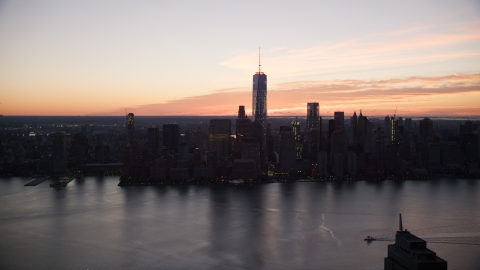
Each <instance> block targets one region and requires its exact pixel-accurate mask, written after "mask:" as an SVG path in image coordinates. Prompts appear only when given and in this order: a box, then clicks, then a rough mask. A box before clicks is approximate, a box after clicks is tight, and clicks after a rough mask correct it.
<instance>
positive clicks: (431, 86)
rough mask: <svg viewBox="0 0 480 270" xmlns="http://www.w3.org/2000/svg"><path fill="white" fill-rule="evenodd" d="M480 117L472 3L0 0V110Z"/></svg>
mask: <svg viewBox="0 0 480 270" xmlns="http://www.w3.org/2000/svg"><path fill="white" fill-rule="evenodd" d="M259 47H260V48H261V49H260V51H261V70H262V72H265V74H267V78H268V86H267V89H268V94H267V104H268V105H267V107H268V114H269V115H270V116H281V115H289V116H293V115H296V116H304V115H306V103H308V102H319V104H320V114H321V115H325V116H329V115H333V112H335V111H344V112H345V114H346V115H351V114H353V112H354V111H356V112H357V114H358V112H359V111H360V110H362V111H363V114H364V115H371V116H385V115H392V114H394V113H395V108H397V109H396V110H397V115H400V116H460V115H462V116H471V115H476V116H479V115H480V1H478V0H456V1H449V0H442V1H438V0H435V1H430V0H425V1H410V0H405V1H354V0H351V1H342V0H340V1H280V0H277V1H262V0H257V1H249V0H245V1H213V0H204V1H188V0H185V1H180V0H179V1H123V0H116V1H107V0H105V1H103V0H95V1H89V0H82V1H69V0H61V1H55V0H51V1H48V0H45V1H43V0H40V1H33V0H30V1H23V0H15V1H2V0H0V114H3V115H124V114H125V111H126V110H127V111H128V112H133V113H134V114H135V115H139V116H142V115H145V116H147V115H160V116H167V115H235V114H236V113H237V110H238V106H239V105H244V106H245V107H246V111H247V114H248V115H250V114H251V113H249V112H251V104H252V100H251V98H252V76H253V74H254V73H255V72H257V71H258V68H259V66H258V60H259V59H258V58H259Z"/></svg>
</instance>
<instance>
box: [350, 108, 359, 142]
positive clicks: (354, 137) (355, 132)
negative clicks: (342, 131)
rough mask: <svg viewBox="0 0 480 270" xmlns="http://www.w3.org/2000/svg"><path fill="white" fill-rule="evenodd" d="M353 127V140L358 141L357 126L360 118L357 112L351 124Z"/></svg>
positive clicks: (354, 113)
mask: <svg viewBox="0 0 480 270" xmlns="http://www.w3.org/2000/svg"><path fill="white" fill-rule="evenodd" d="M350 124H351V125H352V132H353V139H354V141H356V138H357V133H358V131H357V124H358V117H357V112H356V111H355V112H353V116H352V120H351V123H350Z"/></svg>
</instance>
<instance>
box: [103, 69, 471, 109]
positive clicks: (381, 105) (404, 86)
mask: <svg viewBox="0 0 480 270" xmlns="http://www.w3.org/2000/svg"><path fill="white" fill-rule="evenodd" d="M270 88H271V89H269V90H268V96H267V98H268V113H269V115H279V116H280V115H304V114H305V113H306V103H307V102H319V103H320V109H321V114H322V115H331V114H333V112H334V111H336V110H341V111H345V112H352V113H353V111H354V110H357V111H358V110H360V109H362V110H363V111H364V112H368V113H369V114H370V115H373V114H375V115H386V114H392V113H393V111H394V110H395V106H398V112H400V113H402V112H403V114H404V115H439V116H440V115H480V73H477V74H466V75H449V76H439V77H410V78H392V79H387V80H329V81H301V82H290V83H283V84H279V85H276V86H273V87H270ZM272 88H273V89H272ZM251 99H252V93H251V90H249V89H248V90H247V89H245V90H241V89H227V90H226V91H214V92H213V93H211V94H207V95H200V96H192V97H188V98H184V99H178V100H172V101H169V102H166V103H161V104H146V105H141V106H137V107H133V108H129V111H132V112H134V113H135V114H137V115H235V114H236V111H237V109H238V106H239V105H244V106H245V107H246V110H247V113H248V112H250V111H251ZM123 112H124V111H123V108H121V109H120V108H119V109H118V110H115V111H109V112H104V113H98V114H95V115H121V114H123ZM399 115H400V114H399Z"/></svg>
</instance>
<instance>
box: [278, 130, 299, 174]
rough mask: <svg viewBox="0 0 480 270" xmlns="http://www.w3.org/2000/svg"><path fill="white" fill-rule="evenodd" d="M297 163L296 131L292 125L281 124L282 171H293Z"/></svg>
mask: <svg viewBox="0 0 480 270" xmlns="http://www.w3.org/2000/svg"><path fill="white" fill-rule="evenodd" d="M296 163H297V158H296V150H295V133H294V132H293V130H292V128H291V127H286V126H280V171H282V172H287V173H288V172H292V171H293V170H294V169H295V167H296Z"/></svg>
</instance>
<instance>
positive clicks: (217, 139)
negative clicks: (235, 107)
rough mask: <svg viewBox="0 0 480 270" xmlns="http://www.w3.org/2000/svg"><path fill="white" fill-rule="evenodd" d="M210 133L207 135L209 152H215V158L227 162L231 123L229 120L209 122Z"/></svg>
mask: <svg viewBox="0 0 480 270" xmlns="http://www.w3.org/2000/svg"><path fill="white" fill-rule="evenodd" d="M209 128H210V130H209V131H210V132H209V135H208V139H209V144H210V147H209V149H210V151H216V152H217V158H219V159H224V160H228V159H230V158H231V153H232V152H231V143H232V141H231V137H230V135H231V133H232V122H231V121H230V119H212V120H210V127H209Z"/></svg>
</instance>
